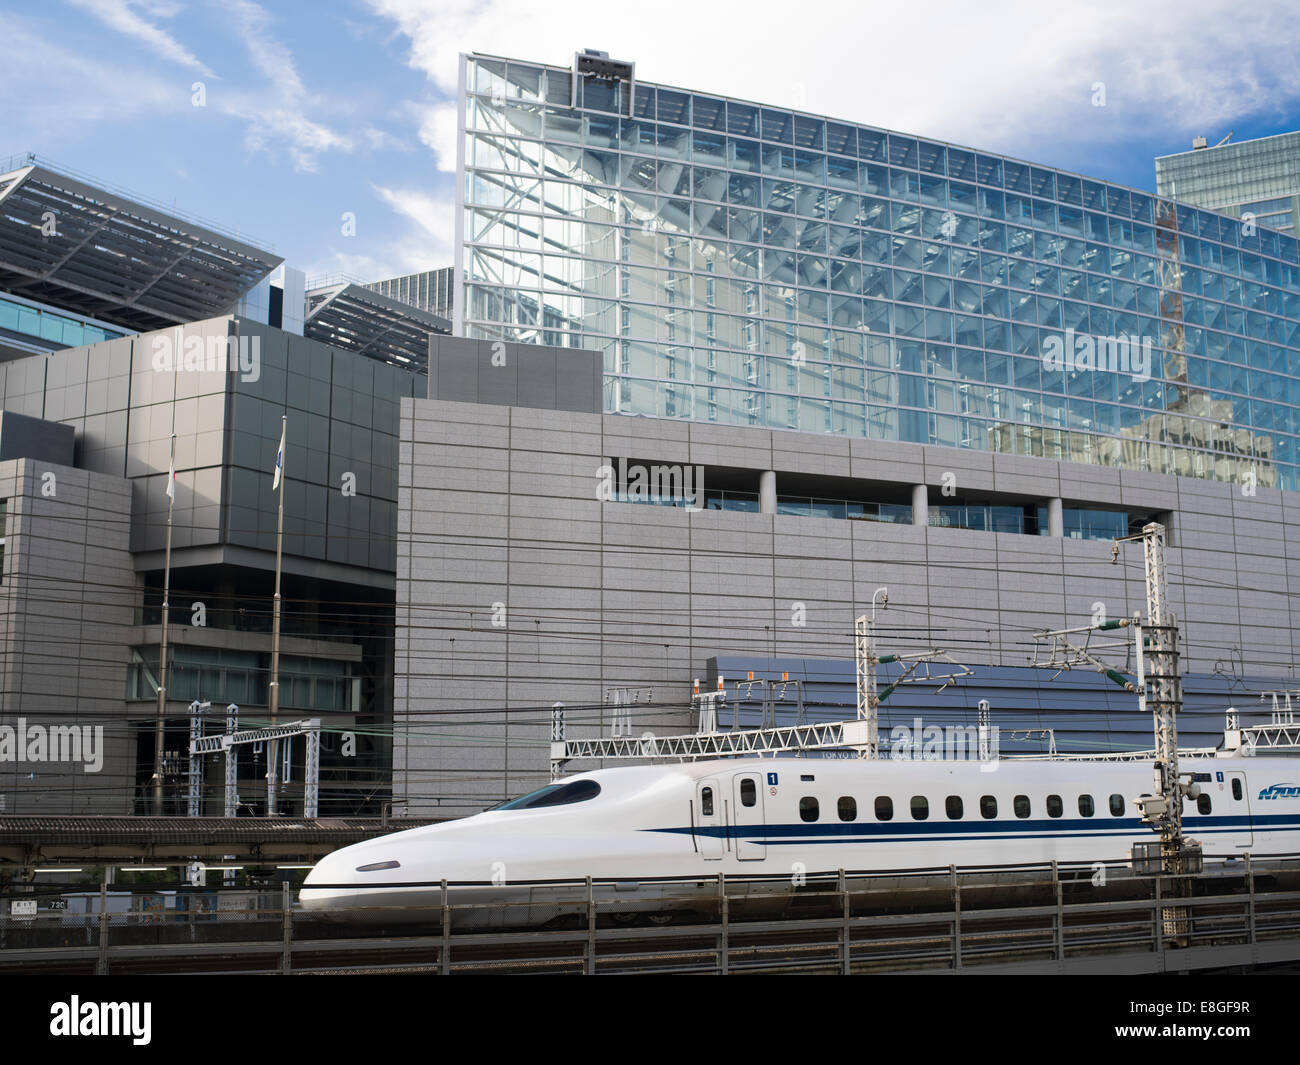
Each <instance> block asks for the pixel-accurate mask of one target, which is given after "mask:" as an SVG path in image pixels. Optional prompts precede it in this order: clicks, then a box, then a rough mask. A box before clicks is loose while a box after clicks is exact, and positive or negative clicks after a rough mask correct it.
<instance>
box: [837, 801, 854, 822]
mask: <svg viewBox="0 0 1300 1065" xmlns="http://www.w3.org/2000/svg"><path fill="white" fill-rule="evenodd" d="M836 810H837V812H838V813H839V815H840V820H841V821H856V820H857V819H858V800H857V799H855V798H854V797H853V796H852V795H841V796H840V801H839V802H838V803H836Z"/></svg>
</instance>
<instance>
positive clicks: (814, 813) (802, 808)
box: [799, 795, 821, 821]
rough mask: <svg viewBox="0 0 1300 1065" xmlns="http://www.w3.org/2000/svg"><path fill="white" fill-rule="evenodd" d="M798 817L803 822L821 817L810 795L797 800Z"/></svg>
mask: <svg viewBox="0 0 1300 1065" xmlns="http://www.w3.org/2000/svg"><path fill="white" fill-rule="evenodd" d="M799 816H800V817H801V818H802V819H803V820H805V821H816V820H817V818H819V817H821V807H820V806H819V805H818V804H817V800H816V799H814V798H813V797H812V796H811V795H805V796H804V797H803V798H802V799H800V800H799Z"/></svg>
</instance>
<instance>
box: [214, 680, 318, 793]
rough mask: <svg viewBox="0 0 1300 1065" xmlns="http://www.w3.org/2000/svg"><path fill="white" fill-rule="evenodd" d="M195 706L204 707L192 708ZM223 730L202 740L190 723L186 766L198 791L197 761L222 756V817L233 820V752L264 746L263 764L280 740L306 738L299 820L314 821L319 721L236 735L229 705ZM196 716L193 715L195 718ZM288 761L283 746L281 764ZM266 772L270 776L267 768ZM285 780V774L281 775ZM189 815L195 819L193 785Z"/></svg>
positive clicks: (234, 710) (234, 709)
mask: <svg viewBox="0 0 1300 1065" xmlns="http://www.w3.org/2000/svg"><path fill="white" fill-rule="evenodd" d="M194 705H195V706H199V705H204V704H197V703H196V704H194ZM226 710H227V717H226V727H227V731H226V732H225V733H219V734H217V735H213V736H203V735H201V727H200V733H197V734H196V732H195V727H194V725H193V720H194V718H192V719H191V726H190V765H191V767H192V768H191V779H192V780H198V782H199V787H200V789H201V787H202V770H201V768H200V769H198V770H197V772H196V770H195V768H193V767H195V766H196V765H197V758H198V756H200V755H204V754H220V753H222V752H225V754H226V793H225V806H226V816H227V817H234V816H235V814H236V812H237V807H238V801H239V800H238V795H237V794H236V792H235V779H234V763H235V754H234V751H235V748H236V747H242V746H245V745H247V744H257V743H266V744H267V745H268V750H267V760H268V764H269V762H270V759H271V758H272V757H274V754H273V750H274V748H273V747H272V746H271V745H272V744H276V745H278V742H279V741H280V740H286V741H289V740H292V739H293V737H294V736H306V737H307V741H306V742H307V751H306V758H305V765H304V770H303V774H304V776H303V812H302V813H303V817H315V816H316V815H317V812H318V808H319V805H320V725H321V719H320V718H318V717H313V718H309V719H305V720H302V721H290V722H289V723H288V724H285V725H274V726H269V727H267V728H253V729H244V730H243V731H242V732H240V731H236V730H235V729H234V728H233V726H234V724H235V721H236V715H237V714H238V712H239V708H238V707H237V706H236V705H235V704H234V703H231V704H230V706H228V707H227V708H226ZM196 716H197V714H196ZM288 760H289V744H288V743H287V742H286V744H285V761H286V763H287V762H288ZM268 772H270V770H269V768H268ZM285 775H286V778H287V773H286V774H285ZM190 795H191V798H190V803H191V805H190V815H191V816H192V817H196V816H198V811H197V809H196V807H195V792H194V784H193V783H192V784H191V792H190Z"/></svg>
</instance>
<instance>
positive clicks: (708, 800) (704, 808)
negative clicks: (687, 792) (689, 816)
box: [700, 788, 713, 817]
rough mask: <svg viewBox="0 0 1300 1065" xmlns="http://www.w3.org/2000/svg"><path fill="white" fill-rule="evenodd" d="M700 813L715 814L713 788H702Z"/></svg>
mask: <svg viewBox="0 0 1300 1065" xmlns="http://www.w3.org/2000/svg"><path fill="white" fill-rule="evenodd" d="M700 813H701V814H703V815H704V816H705V817H712V816H713V789H712V788H702V789H700Z"/></svg>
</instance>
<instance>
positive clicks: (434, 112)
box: [420, 103, 457, 173]
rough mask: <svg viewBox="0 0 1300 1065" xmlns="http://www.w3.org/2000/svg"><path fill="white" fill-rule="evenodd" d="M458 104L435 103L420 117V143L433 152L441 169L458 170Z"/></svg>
mask: <svg viewBox="0 0 1300 1065" xmlns="http://www.w3.org/2000/svg"><path fill="white" fill-rule="evenodd" d="M456 122H457V116H456V105H455V104H454V103H439V104H433V105H432V106H430V107H427V108H426V109H425V110H424V113H423V115H422V116H421V118H420V143H421V144H423V145H424V146H425V147H427V148H428V149H429V150H430V151H432V152H433V156H434V159H435V160H436V161H437V164H438V169H439V170H446V171H448V172H450V173H455V171H456Z"/></svg>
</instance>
